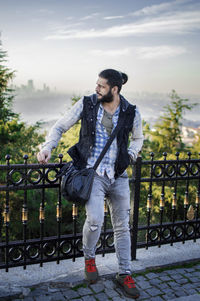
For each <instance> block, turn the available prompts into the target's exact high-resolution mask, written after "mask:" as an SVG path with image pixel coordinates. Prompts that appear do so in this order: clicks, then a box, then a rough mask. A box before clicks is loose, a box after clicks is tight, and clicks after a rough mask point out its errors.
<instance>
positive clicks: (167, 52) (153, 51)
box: [136, 45, 187, 59]
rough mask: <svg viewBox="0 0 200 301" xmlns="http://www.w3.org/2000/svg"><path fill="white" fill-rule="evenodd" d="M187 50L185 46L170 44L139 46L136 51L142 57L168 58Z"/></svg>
mask: <svg viewBox="0 0 200 301" xmlns="http://www.w3.org/2000/svg"><path fill="white" fill-rule="evenodd" d="M186 52H187V50H186V49H185V48H184V47H179V46H170V45H161V46H154V47H139V48H138V49H137V50H136V53H137V55H138V57H139V58H140V59H162V58H165V59H166V58H170V57H174V56H178V55H181V54H183V53H186Z"/></svg>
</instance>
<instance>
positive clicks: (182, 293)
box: [174, 290, 187, 297]
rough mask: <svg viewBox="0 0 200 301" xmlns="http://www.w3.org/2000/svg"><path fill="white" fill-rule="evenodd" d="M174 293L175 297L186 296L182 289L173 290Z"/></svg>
mask: <svg viewBox="0 0 200 301" xmlns="http://www.w3.org/2000/svg"><path fill="white" fill-rule="evenodd" d="M174 293H175V295H176V296H177V297H182V296H187V294H186V292H185V291H184V290H178V291H174Z"/></svg>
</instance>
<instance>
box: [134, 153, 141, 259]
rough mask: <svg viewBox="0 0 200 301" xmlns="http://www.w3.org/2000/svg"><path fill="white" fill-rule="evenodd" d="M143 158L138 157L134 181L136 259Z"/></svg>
mask: <svg viewBox="0 0 200 301" xmlns="http://www.w3.org/2000/svg"><path fill="white" fill-rule="evenodd" d="M141 167H142V158H141V157H138V158H137V160H136V165H135V181H134V199H133V204H132V206H133V208H132V210H133V229H132V231H131V258H132V260H134V259H136V249H137V235H138V216H139V203H140V186H141V183H140V180H141Z"/></svg>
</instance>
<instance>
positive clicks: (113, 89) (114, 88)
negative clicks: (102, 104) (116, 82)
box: [112, 86, 118, 95]
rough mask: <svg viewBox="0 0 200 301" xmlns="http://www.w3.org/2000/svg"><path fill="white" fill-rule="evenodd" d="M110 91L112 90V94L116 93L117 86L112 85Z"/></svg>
mask: <svg viewBox="0 0 200 301" xmlns="http://www.w3.org/2000/svg"><path fill="white" fill-rule="evenodd" d="M112 92H113V94H115V95H116V94H118V87H117V86H114V87H113V88H112Z"/></svg>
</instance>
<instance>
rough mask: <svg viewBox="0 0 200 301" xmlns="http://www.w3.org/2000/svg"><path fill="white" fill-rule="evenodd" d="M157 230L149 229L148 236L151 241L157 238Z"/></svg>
mask: <svg viewBox="0 0 200 301" xmlns="http://www.w3.org/2000/svg"><path fill="white" fill-rule="evenodd" d="M158 233H159V230H158V229H153V230H150V231H149V235H148V238H149V240H150V241H152V242H155V241H157V240H158V237H159V234H158Z"/></svg>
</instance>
